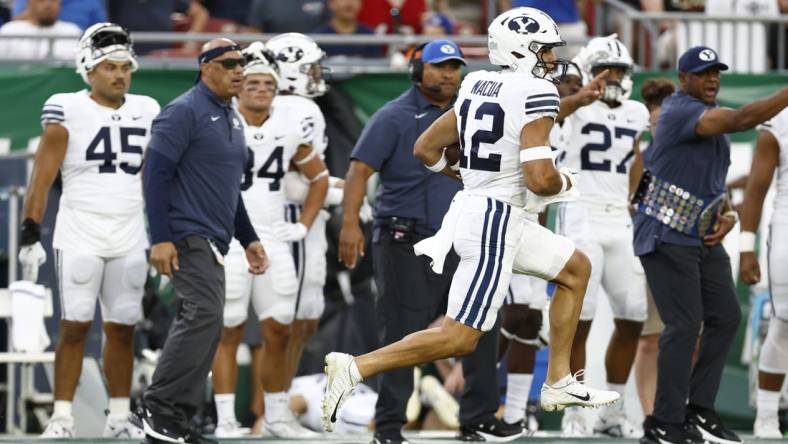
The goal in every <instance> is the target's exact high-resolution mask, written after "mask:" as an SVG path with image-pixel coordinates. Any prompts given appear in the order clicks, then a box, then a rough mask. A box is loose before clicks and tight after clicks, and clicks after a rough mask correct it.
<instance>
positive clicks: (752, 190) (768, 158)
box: [739, 131, 780, 285]
mask: <svg viewBox="0 0 788 444" xmlns="http://www.w3.org/2000/svg"><path fill="white" fill-rule="evenodd" d="M779 162H780V145H779V143H778V142H777V139H776V138H775V137H774V134H772V133H771V132H769V131H760V132H759V134H758V142H757V145H756V146H755V156H754V157H753V159H752V166H751V167H750V177H749V179H747V186H746V188H745V189H744V202H743V203H742V205H741V231H742V234H743V235H744V234H745V233H750V236H752V237H753V238H754V237H755V235H754V233H755V232H756V231H758V225H760V223H761V212H762V210H763V201H764V199H765V198H766V193H767V192H768V191H769V186H770V185H771V183H772V177H773V176H774V171H775V170H776V169H777V165H778V164H779ZM739 268H740V274H741V278H742V280H743V281H744V282H746V283H747V284H750V285H752V284H757V283H758V282H760V280H761V269H760V264H758V257H757V256H755V252H754V251H742V252H741V265H740V266H739Z"/></svg>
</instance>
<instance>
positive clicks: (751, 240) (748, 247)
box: [739, 231, 755, 253]
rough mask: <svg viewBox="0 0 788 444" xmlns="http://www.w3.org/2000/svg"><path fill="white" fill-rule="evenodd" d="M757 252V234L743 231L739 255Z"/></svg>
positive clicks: (740, 236)
mask: <svg viewBox="0 0 788 444" xmlns="http://www.w3.org/2000/svg"><path fill="white" fill-rule="evenodd" d="M753 251H755V233H753V232H752V231H742V232H741V234H739V253H752V252H753Z"/></svg>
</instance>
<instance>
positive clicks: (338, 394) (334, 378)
mask: <svg viewBox="0 0 788 444" xmlns="http://www.w3.org/2000/svg"><path fill="white" fill-rule="evenodd" d="M352 363H353V356H350V355H348V354H345V353H329V354H327V355H326V367H325V372H326V376H327V380H326V391H325V392H324V393H323V399H322V400H321V402H320V408H321V412H320V420H321V422H322V423H323V429H324V430H325V431H327V432H333V431H334V425H336V422H337V415H338V413H339V409H340V408H342V404H343V403H344V402H345V401H347V399H348V398H350V395H352V394H353V390H354V389H355V388H356V386H357V385H358V383H359V382H361V381H354V380H353V376H352V375H351V373H350V365H351V364H352Z"/></svg>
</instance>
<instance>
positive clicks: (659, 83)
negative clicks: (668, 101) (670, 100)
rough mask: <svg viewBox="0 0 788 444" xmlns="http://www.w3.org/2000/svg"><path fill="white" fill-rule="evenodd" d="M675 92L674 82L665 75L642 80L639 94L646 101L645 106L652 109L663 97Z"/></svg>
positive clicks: (658, 104)
mask: <svg viewBox="0 0 788 444" xmlns="http://www.w3.org/2000/svg"><path fill="white" fill-rule="evenodd" d="M674 92H676V84H675V83H673V81H672V80H670V79H668V78H666V77H652V78H650V79H646V80H645V81H644V82H643V86H641V87H640V95H641V96H643V100H645V101H646V107H647V108H648V109H649V110H652V109H654V108H656V107H658V106H661V105H662V101H663V100H665V97H668V96H669V95H671V94H673V93H674Z"/></svg>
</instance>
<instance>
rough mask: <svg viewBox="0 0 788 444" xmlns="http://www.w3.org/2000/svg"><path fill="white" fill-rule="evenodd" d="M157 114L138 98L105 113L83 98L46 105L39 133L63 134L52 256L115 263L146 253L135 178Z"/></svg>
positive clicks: (55, 99)
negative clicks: (57, 128) (73, 253)
mask: <svg viewBox="0 0 788 444" xmlns="http://www.w3.org/2000/svg"><path fill="white" fill-rule="evenodd" d="M159 109H160V108H159V104H158V103H157V102H156V101H155V100H154V99H152V98H150V97H147V96H140V95H136V94H126V96H125V102H124V103H123V105H122V106H121V107H120V108H118V109H112V108H108V107H105V106H102V105H99V104H98V103H96V102H95V101H94V100H93V99H91V98H90V92H89V91H87V90H82V91H79V92H75V93H64V94H55V95H53V96H52V97H50V98H49V99H48V100H47V101H46V103H45V104H44V109H43V111H42V114H41V125H42V126H46V125H49V124H59V125H62V126H63V127H65V129H66V130H67V131H68V145H67V148H66V155H65V158H64V159H63V163H62V165H61V167H60V173H61V176H62V179H63V193H62V195H61V197H60V209H59V212H58V216H57V221H56V225H55V234H54V241H53V243H54V246H55V248H59V249H77V250H78V251H81V252H84V253H85V254H92V255H96V256H102V257H117V256H122V255H125V254H126V253H128V252H131V251H132V250H134V249H135V248H140V245H141V244H142V248H145V247H147V245H148V242H147V235H146V234H145V220H144V204H143V197H142V176H141V174H140V170H141V168H142V159H143V157H144V153H145V149H146V148H147V146H148V141H149V140H150V129H151V123H152V122H153V119H154V117H156V115H157V114H158V113H159Z"/></svg>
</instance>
